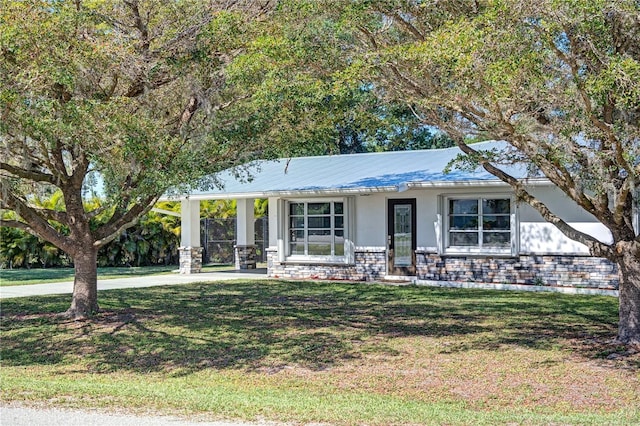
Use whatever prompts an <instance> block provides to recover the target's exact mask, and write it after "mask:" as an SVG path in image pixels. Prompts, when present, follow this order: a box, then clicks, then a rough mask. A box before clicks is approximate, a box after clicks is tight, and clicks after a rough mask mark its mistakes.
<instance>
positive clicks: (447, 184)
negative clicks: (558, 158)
mask: <svg viewBox="0 0 640 426" xmlns="http://www.w3.org/2000/svg"><path fill="white" fill-rule="evenodd" d="M520 181H521V182H522V183H524V184H525V185H527V186H550V185H553V184H552V183H551V181H549V180H548V179H546V178H532V179H521V180H520ZM406 186H407V187H408V188H409V189H419V188H463V187H481V188H492V187H497V188H500V187H501V188H506V187H508V186H510V185H509V184H508V183H505V182H503V181H501V180H497V179H496V180H465V181H432V182H408V183H407V184H406Z"/></svg>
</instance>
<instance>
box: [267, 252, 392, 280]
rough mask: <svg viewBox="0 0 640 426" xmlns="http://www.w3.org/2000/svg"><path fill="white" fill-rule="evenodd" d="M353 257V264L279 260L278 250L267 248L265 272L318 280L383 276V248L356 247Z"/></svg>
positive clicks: (279, 275) (384, 255) (270, 274)
mask: <svg viewBox="0 0 640 426" xmlns="http://www.w3.org/2000/svg"><path fill="white" fill-rule="evenodd" d="M354 257H355V263H354V264H353V265H346V264H344V265H343V264H313V263H299V262H279V261H278V252H277V251H276V250H274V249H268V250H267V274H268V275H269V276H270V277H274V278H294V279H302V278H312V279H319V280H354V281H375V280H380V279H382V278H384V275H385V267H386V252H385V251H384V249H375V248H374V249H367V248H356V250H355V253H354Z"/></svg>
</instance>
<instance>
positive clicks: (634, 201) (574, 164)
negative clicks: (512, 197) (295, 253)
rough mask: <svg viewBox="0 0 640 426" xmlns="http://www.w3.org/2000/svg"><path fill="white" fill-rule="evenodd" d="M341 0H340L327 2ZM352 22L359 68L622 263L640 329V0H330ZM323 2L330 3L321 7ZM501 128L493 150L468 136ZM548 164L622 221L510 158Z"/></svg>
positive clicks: (623, 334)
mask: <svg viewBox="0 0 640 426" xmlns="http://www.w3.org/2000/svg"><path fill="white" fill-rule="evenodd" d="M327 4H328V7H327ZM327 4H325V5H323V7H320V6H319V8H320V9H322V10H323V11H324V13H325V14H324V16H323V17H322V19H333V20H337V21H340V22H342V23H343V24H344V25H345V27H346V28H352V29H353V34H354V37H356V38H357V39H358V40H359V43H354V44H352V45H351V46H349V51H350V55H351V56H352V58H354V59H353V65H352V68H353V70H352V72H351V73H349V75H352V76H355V78H361V79H363V81H373V82H375V84H376V87H377V88H378V89H379V93H380V94H381V96H385V97H388V98H391V99H395V100H404V101H405V102H406V103H407V104H409V105H411V106H412V107H413V108H414V111H415V113H416V115H417V116H419V117H420V118H421V119H422V120H423V121H424V122H425V123H427V124H431V125H435V126H438V127H439V128H440V129H442V130H444V131H446V132H447V133H448V134H449V135H450V136H451V137H452V138H453V139H454V140H456V141H457V144H458V146H459V147H460V149H461V150H462V151H463V152H464V153H465V154H467V155H468V157H467V158H470V159H472V160H473V161H475V162H476V164H478V165H481V166H482V167H484V168H485V169H486V170H487V171H489V172H490V173H492V174H494V175H495V176H497V177H498V178H499V179H501V180H503V181H504V182H506V183H508V184H509V185H511V186H512V187H513V189H514V191H515V193H516V196H517V197H518V200H520V201H521V202H526V203H528V204H530V205H531V206H533V207H534V208H535V209H536V210H537V211H538V212H539V213H540V214H541V216H542V217H543V218H544V219H546V220H547V221H549V222H550V223H552V224H554V225H555V226H557V227H558V228H559V229H560V230H561V231H562V232H563V233H564V234H565V235H567V236H568V237H570V238H572V239H574V240H576V241H579V242H581V243H583V244H585V245H586V246H587V247H588V248H589V250H590V253H591V254H592V255H594V256H599V257H604V258H607V259H609V260H611V261H612V262H615V263H616V264H617V265H618V268H619V272H620V287H619V290H620V291H619V294H620V322H619V330H618V340H619V341H620V342H624V343H636V344H637V343H640V237H639V236H638V230H637V226H638V225H637V224H635V226H636V228H635V229H634V220H637V219H635V218H634V215H635V214H636V213H635V211H636V209H637V208H638V197H639V195H638V191H639V188H640V6H639V5H638V2H637V1H634V0H574V1H565V0H539V1H536V2H520V1H515V0H513V1H512V0H475V1H466V0H444V1H443V0H432V1H431V0H422V1H418V0H384V1H383V0H380V1H378V0H372V1H356V2H349V3H340V5H341V7H336V4H335V2H327ZM315 15H316V16H317V15H318V13H315ZM470 138H472V139H473V140H478V139H480V140H482V139H499V140H504V141H506V142H508V144H509V145H510V148H511V149H509V150H508V151H505V152H502V153H495V154H494V155H492V156H490V157H488V156H486V155H485V156H483V155H481V154H480V153H478V152H476V150H474V149H473V145H470V144H468V143H466V141H468V140H469V139H470ZM512 162H521V163H524V164H526V165H527V166H529V167H530V169H531V170H532V174H533V175H539V176H544V177H546V178H548V179H549V180H550V181H551V182H552V183H553V184H555V185H556V186H557V187H558V188H559V189H560V190H561V191H562V192H564V193H565V194H566V195H567V196H568V197H569V198H570V199H572V200H573V201H575V203H576V204H577V206H579V208H582V209H584V210H585V211H587V212H589V213H590V214H592V215H593V216H594V217H595V218H597V220H599V221H600V222H601V223H602V224H603V225H604V226H606V228H607V229H608V230H609V231H610V233H611V240H610V241H600V240H598V239H596V238H594V237H592V236H591V235H588V234H585V233H583V232H580V231H579V230H577V229H575V228H574V227H572V226H570V224H568V223H566V222H565V221H564V220H563V219H562V212H558V211H552V210H551V209H550V208H549V206H547V205H545V204H544V203H543V202H542V201H541V200H539V199H538V198H536V197H535V196H534V195H533V193H532V192H531V191H530V189H529V188H528V187H527V185H526V182H525V181H522V180H519V179H516V178H514V177H513V176H510V175H509V174H508V173H505V171H504V169H503V168H501V164H504V163H512Z"/></svg>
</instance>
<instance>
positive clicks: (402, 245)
mask: <svg viewBox="0 0 640 426" xmlns="http://www.w3.org/2000/svg"><path fill="white" fill-rule="evenodd" d="M387 218H388V221H387V253H388V255H387V273H388V274H389V275H415V274H416V199H415V198H408V199H401V200H388V201H387Z"/></svg>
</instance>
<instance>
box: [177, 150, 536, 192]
mask: <svg viewBox="0 0 640 426" xmlns="http://www.w3.org/2000/svg"><path fill="white" fill-rule="evenodd" d="M505 146H506V144H505V143H504V142H496V141H490V142H482V143H478V144H474V146H473V147H474V149H482V150H490V149H494V148H495V149H501V148H504V147H505ZM460 153H461V151H460V150H459V149H458V148H457V147H454V148H445V149H430V150H419V151H395V152H376V153H365V154H346V155H329V156H318V157H299V158H291V159H280V160H275V161H259V162H254V163H251V164H250V165H249V166H248V170H249V173H250V176H251V177H250V179H248V180H247V179H238V178H237V177H236V176H235V175H234V173H233V171H231V170H227V171H224V172H221V173H219V174H217V175H216V178H217V180H218V181H219V182H220V183H221V184H222V185H223V186H222V187H221V188H212V189H208V190H193V191H191V192H190V193H189V194H184V195H187V196H189V197H190V198H192V199H219V198H254V197H255V198H260V197H269V196H278V195H288V194H290V195H320V194H324V195H331V194H335V195H338V194H349V193H371V192H401V191H404V190H406V189H410V188H412V187H429V186H442V187H446V186H451V187H454V186H460V185H483V184H484V185H487V184H492V183H493V184H495V183H498V182H499V181H498V180H497V178H496V177H495V176H493V175H491V174H489V173H487V172H486V171H484V170H483V169H479V170H476V171H473V172H469V171H462V170H456V169H454V170H452V171H451V172H450V173H444V172H443V170H444V169H445V167H446V166H447V164H448V163H449V162H450V161H451V160H452V159H454V158H455V157H456V156H458V155H459V154H460ZM508 171H509V172H510V173H511V174H512V175H514V176H515V177H518V178H524V177H526V171H525V170H524V168H521V167H510V168H509V170H508ZM184 195H183V196H184Z"/></svg>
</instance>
